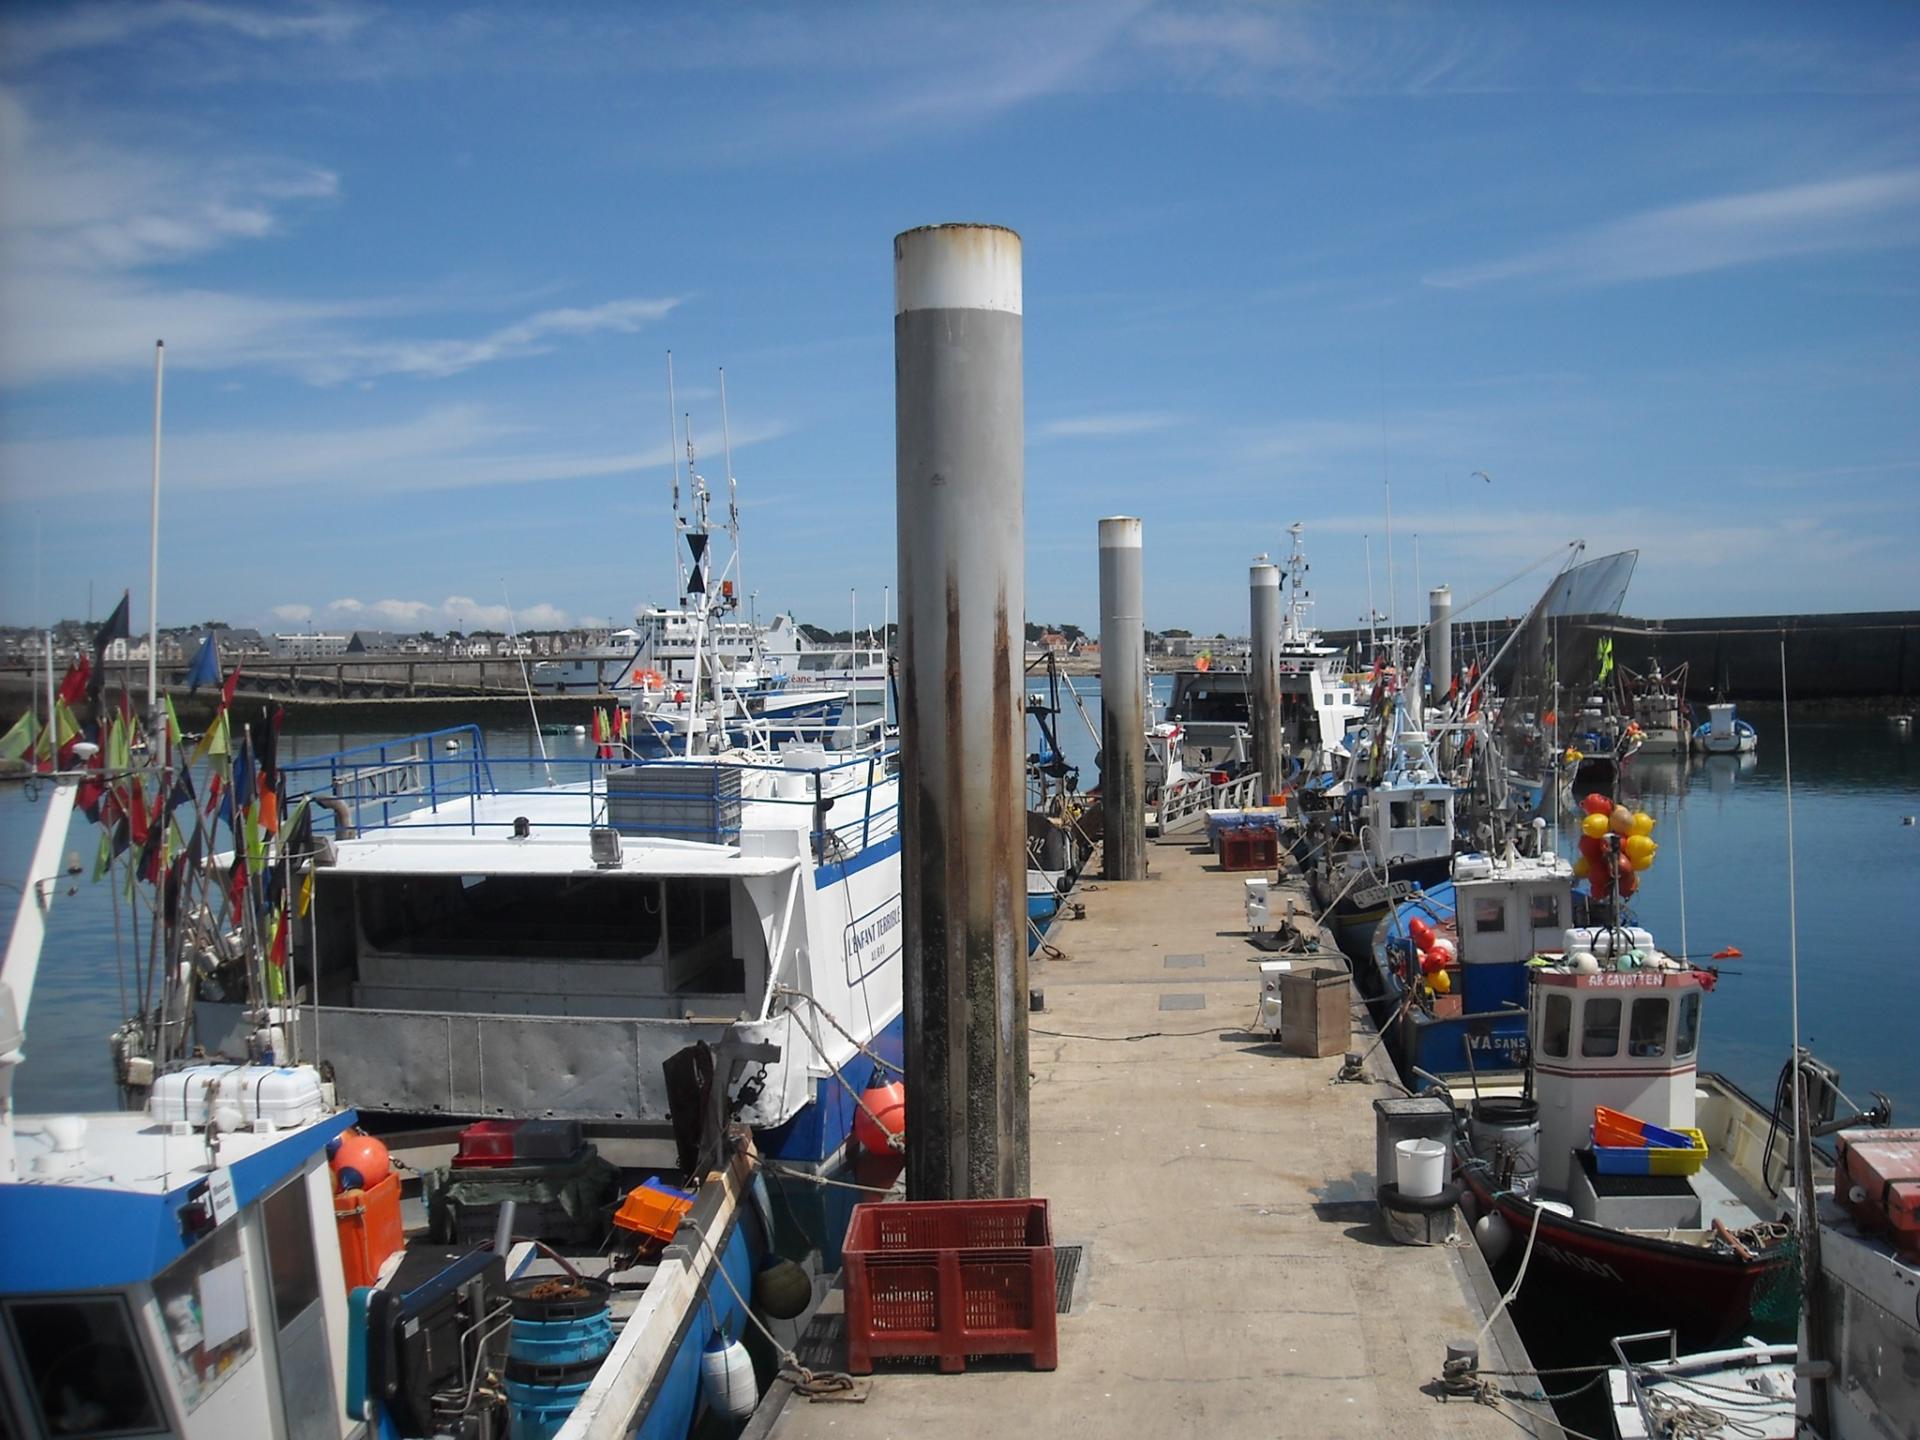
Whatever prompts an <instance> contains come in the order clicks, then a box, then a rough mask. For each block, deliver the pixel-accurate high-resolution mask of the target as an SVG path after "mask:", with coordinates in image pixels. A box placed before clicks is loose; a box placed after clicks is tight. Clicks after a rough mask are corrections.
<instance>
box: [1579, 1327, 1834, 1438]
mask: <svg viewBox="0 0 1920 1440" xmlns="http://www.w3.org/2000/svg"><path fill="white" fill-rule="evenodd" d="M1629 1352H1631V1353H1629ZM1613 1353H1614V1356H1615V1358H1616V1359H1617V1360H1618V1361H1619V1362H1620V1363H1619V1364H1618V1365H1615V1366H1614V1367H1613V1368H1612V1369H1610V1370H1608V1371H1607V1404H1608V1408H1609V1409H1610V1411H1611V1412H1612V1418H1613V1433H1614V1434H1615V1435H1617V1436H1618V1437H1619V1440H1667V1437H1678V1436H1683V1435H1701V1436H1706V1435H1716V1434H1721V1435H1728V1436H1739V1437H1740V1440H1793V1437H1794V1436H1795V1435H1796V1434H1798V1433H1799V1432H1798V1429H1797V1422H1796V1420H1795V1418H1794V1409H1793V1406H1794V1398H1793V1386H1794V1376H1793V1371H1794V1360H1795V1358H1796V1355H1797V1352H1796V1351H1795V1349H1794V1347H1793V1346H1791V1345H1769V1344H1767V1343H1766V1342H1764V1341H1761V1340H1756V1339H1754V1338H1753V1337H1751V1336H1749V1337H1748V1338H1747V1339H1746V1340H1745V1341H1744V1342H1743V1343H1742V1344H1739V1345H1733V1346H1728V1347H1726V1348H1724V1349H1720V1350H1701V1351H1695V1352H1694V1353H1692V1354H1688V1355H1682V1354H1681V1353H1680V1349H1679V1345H1678V1342H1677V1340H1676V1339H1675V1336H1674V1332H1673V1331H1671V1330H1658V1331H1650V1332H1647V1333H1645V1334H1640V1335H1621V1336H1618V1337H1616V1338H1615V1339H1614V1341H1613Z"/></svg>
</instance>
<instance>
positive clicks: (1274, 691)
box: [1247, 560, 1287, 798]
mask: <svg viewBox="0 0 1920 1440" xmlns="http://www.w3.org/2000/svg"><path fill="white" fill-rule="evenodd" d="M1247 603H1248V608H1249V609H1250V610H1251V612H1252V617H1251V618H1252V622H1253V628H1252V635H1253V653H1252V654H1251V655H1249V656H1248V657H1247V711H1248V714H1249V715H1250V716H1251V718H1252V720H1253V763H1254V766H1255V768H1256V769H1258V770H1259V772H1260V784H1261V786H1262V789H1263V798H1264V796H1265V795H1276V794H1278V793H1279V791H1280V787H1281V785H1282V784H1283V783H1285V781H1286V776H1287V761H1286V743H1285V737H1284V735H1283V734H1282V733H1281V729H1280V567H1279V566H1278V565H1273V564H1269V563H1268V562H1267V561H1265V560H1256V561H1255V562H1254V563H1253V565H1252V567H1251V568H1250V569H1249V570H1248V571H1247Z"/></svg>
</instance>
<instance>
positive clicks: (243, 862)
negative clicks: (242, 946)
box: [227, 849, 247, 925]
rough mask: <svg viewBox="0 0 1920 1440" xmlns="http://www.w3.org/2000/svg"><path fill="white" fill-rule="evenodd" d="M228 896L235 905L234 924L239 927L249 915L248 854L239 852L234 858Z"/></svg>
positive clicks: (228, 883) (242, 850) (236, 852)
mask: <svg viewBox="0 0 1920 1440" xmlns="http://www.w3.org/2000/svg"><path fill="white" fill-rule="evenodd" d="M227 896H228V899H229V900H230V901H231V903H232V905H233V923H234V924H235V925H239V924H240V923H241V922H242V921H243V920H245V919H246V914H247V909H246V905H247V852H246V851H245V850H244V849H241V850H237V851H235V852H234V856H233V874H232V875H231V876H229V877H228V880H227Z"/></svg>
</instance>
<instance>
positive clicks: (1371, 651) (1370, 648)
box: [1360, 535, 1380, 665]
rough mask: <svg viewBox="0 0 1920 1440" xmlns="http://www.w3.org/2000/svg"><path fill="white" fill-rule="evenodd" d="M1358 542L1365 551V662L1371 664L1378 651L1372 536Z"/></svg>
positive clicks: (1361, 538)
mask: <svg viewBox="0 0 1920 1440" xmlns="http://www.w3.org/2000/svg"><path fill="white" fill-rule="evenodd" d="M1360 543H1361V544H1362V545H1364V546H1365V547H1366V551H1367V664H1368V665H1372V664H1373V662H1374V660H1375V658H1376V657H1377V656H1378V655H1379V651H1380V647H1379V642H1378V641H1376V640H1375V639H1374V637H1373V617H1374V615H1375V614H1376V613H1378V612H1376V611H1375V610H1374V608H1373V537H1372V536H1371V535H1362V536H1361V537H1360Z"/></svg>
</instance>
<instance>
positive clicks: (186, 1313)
mask: <svg viewBox="0 0 1920 1440" xmlns="http://www.w3.org/2000/svg"><path fill="white" fill-rule="evenodd" d="M248 1293H249V1287H248V1283H247V1267H246V1262H245V1261H243V1260H242V1259H241V1258H240V1222H239V1221H237V1220H229V1221H228V1222H227V1223H226V1224H225V1225H222V1226H221V1227H220V1228H219V1229H218V1230H216V1231H214V1232H213V1234H211V1235H209V1236H207V1238H206V1239H204V1240H202V1241H200V1242H199V1243H198V1244H197V1245H195V1246H194V1247H193V1248H192V1249H191V1250H189V1251H188V1252H187V1253H186V1254H184V1255H182V1256H181V1257H180V1258H179V1259H178V1260H176V1261H174V1262H173V1264H171V1265H169V1266H168V1267H167V1268H166V1269H165V1270H163V1271H161V1272H160V1274H159V1275H157V1276H155V1277H154V1281H153V1298H154V1301H155V1303H157V1304H158V1305H159V1307H160V1323H161V1325H162V1326H163V1327H164V1328H165V1330H166V1332H167V1338H166V1343H165V1344H164V1345H162V1347H161V1348H162V1349H163V1350H165V1351H166V1352H167V1354H168V1356H169V1357H170V1358H171V1359H172V1361H173V1380H174V1384H175V1385H176V1386H178V1387H179V1391H180V1395H181V1397H182V1398H183V1399H184V1400H185V1401H186V1402H187V1409H188V1410H189V1411H192V1410H198V1409H199V1408H200V1406H201V1403H202V1402H203V1401H205V1400H206V1398H207V1397H208V1396H209V1395H211V1394H213V1392H214V1391H216V1390H218V1389H219V1388H220V1387H221V1385H223V1384H225V1383H226V1380H227V1377H228V1376H230V1375H232V1374H234V1373H235V1372H236V1371H237V1370H239V1369H240V1367H241V1366H242V1365H244V1364H245V1363H246V1362H247V1361H248V1360H249V1359H250V1358H251V1357H252V1355H253V1322H252V1320H251V1318H250V1317H249V1314H248Z"/></svg>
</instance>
